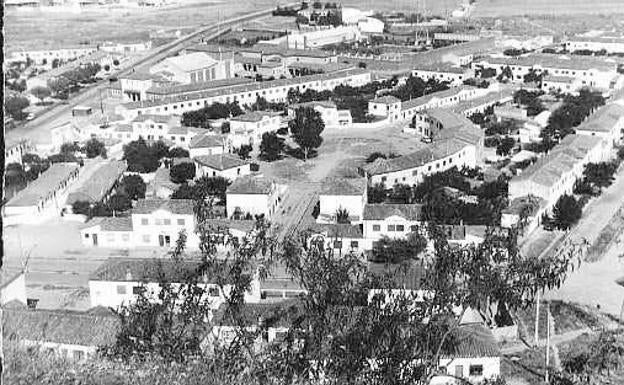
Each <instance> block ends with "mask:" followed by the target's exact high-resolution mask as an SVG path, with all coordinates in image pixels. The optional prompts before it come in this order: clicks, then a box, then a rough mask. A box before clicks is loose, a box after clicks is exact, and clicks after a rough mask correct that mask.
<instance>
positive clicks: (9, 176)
mask: <svg viewBox="0 0 624 385" xmlns="http://www.w3.org/2000/svg"><path fill="white" fill-rule="evenodd" d="M27 181H28V178H27V176H26V171H24V167H23V166H22V165H21V164H19V163H9V164H8V165H7V166H6V170H5V174H4V182H5V183H6V185H7V186H11V187H18V188H23V187H25V186H26V183H27Z"/></svg>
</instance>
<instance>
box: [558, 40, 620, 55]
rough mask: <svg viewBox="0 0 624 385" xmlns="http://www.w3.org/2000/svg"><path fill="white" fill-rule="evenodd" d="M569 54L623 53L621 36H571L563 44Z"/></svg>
mask: <svg viewBox="0 0 624 385" xmlns="http://www.w3.org/2000/svg"><path fill="white" fill-rule="evenodd" d="M564 44H565V48H566V50H567V51H569V52H574V51H592V52H598V51H606V52H607V53H610V54H611V53H624V37H623V36H608V35H600V36H573V37H571V38H569V39H568V40H567V41H566V42H565V43H564Z"/></svg>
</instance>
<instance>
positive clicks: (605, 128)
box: [576, 103, 624, 146]
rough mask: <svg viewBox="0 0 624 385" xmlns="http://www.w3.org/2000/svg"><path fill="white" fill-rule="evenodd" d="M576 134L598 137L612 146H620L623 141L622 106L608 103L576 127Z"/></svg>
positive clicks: (623, 121)
mask: <svg viewBox="0 0 624 385" xmlns="http://www.w3.org/2000/svg"><path fill="white" fill-rule="evenodd" d="M576 133H577V134H579V135H590V136H598V137H600V138H602V139H604V140H606V141H607V142H610V143H612V144H613V145H614V146H617V145H620V144H621V143H622V140H623V139H624V105H622V104H619V103H610V104H607V105H606V106H604V107H600V108H599V109H598V110H597V111H596V112H594V113H593V114H591V115H590V116H588V117H587V118H586V120H585V121H584V122H583V123H581V124H580V125H579V126H578V127H576Z"/></svg>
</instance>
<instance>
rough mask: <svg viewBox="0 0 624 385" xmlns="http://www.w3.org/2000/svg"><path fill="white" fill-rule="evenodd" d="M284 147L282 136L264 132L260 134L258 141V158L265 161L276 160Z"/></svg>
mask: <svg viewBox="0 0 624 385" xmlns="http://www.w3.org/2000/svg"><path fill="white" fill-rule="evenodd" d="M285 147H286V145H285V143H284V138H282V137H280V136H278V135H277V134H276V133H275V132H265V133H264V134H262V141H261V142H260V159H263V160H266V161H267V162H272V161H275V160H278V159H279V158H280V157H281V156H282V153H283V152H284V149H285Z"/></svg>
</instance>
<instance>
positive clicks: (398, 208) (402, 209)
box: [363, 203, 422, 221]
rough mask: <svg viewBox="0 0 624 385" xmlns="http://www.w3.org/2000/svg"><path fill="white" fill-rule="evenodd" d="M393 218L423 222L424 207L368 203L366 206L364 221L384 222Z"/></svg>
mask: <svg viewBox="0 0 624 385" xmlns="http://www.w3.org/2000/svg"><path fill="white" fill-rule="evenodd" d="M392 216H399V217H402V218H405V219H407V220H410V221H420V220H422V205H419V204H389V203H368V204H366V205H364V214H363V218H364V220H369V221H370V220H377V221H382V220H385V219H386V218H389V217H392Z"/></svg>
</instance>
